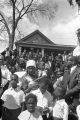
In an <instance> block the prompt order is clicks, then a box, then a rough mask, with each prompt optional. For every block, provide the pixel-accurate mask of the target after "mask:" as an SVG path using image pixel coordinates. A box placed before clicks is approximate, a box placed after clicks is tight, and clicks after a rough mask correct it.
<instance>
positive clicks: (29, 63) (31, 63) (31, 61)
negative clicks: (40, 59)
mask: <svg viewBox="0 0 80 120" xmlns="http://www.w3.org/2000/svg"><path fill="white" fill-rule="evenodd" d="M29 66H33V67H36V62H35V61H34V60H28V61H27V63H26V68H27V67H29Z"/></svg>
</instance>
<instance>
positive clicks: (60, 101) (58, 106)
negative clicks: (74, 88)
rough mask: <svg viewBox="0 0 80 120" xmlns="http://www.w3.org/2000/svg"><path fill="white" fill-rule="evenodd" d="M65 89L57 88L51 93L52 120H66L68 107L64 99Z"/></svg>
mask: <svg viewBox="0 0 80 120" xmlns="http://www.w3.org/2000/svg"><path fill="white" fill-rule="evenodd" d="M64 95H65V89H64V88H60V87H57V88H56V89H55V91H54V93H53V96H54V97H55V103H54V106H53V118H54V120H68V105H67V103H66V102H65V99H64Z"/></svg>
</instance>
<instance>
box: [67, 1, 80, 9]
mask: <svg viewBox="0 0 80 120" xmlns="http://www.w3.org/2000/svg"><path fill="white" fill-rule="evenodd" d="M68 2H69V4H70V5H71V6H73V5H74V0H68ZM75 3H76V4H77V5H78V10H80V0H75Z"/></svg>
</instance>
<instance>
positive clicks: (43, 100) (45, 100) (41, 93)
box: [31, 78, 53, 120]
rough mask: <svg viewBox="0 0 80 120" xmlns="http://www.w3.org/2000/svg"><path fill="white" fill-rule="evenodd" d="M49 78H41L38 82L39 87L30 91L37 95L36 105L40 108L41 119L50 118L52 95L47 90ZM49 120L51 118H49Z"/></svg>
mask: <svg viewBox="0 0 80 120" xmlns="http://www.w3.org/2000/svg"><path fill="white" fill-rule="evenodd" d="M48 85H49V80H48V79H47V78H43V79H41V80H40V82H39V88H38V89H36V90H33V91H31V93H32V94H34V95H36V96H37V99H38V102H37V107H38V109H39V110H40V112H41V114H42V117H43V120H47V119H49V118H50V116H49V115H50V112H51V111H52V105H53V96H52V95H51V94H50V92H48V90H47V89H48ZM50 120H51V119H50Z"/></svg>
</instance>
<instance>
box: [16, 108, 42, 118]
mask: <svg viewBox="0 0 80 120" xmlns="http://www.w3.org/2000/svg"><path fill="white" fill-rule="evenodd" d="M18 119H19V120H43V118H42V116H41V115H40V112H39V111H38V110H36V111H35V112H34V113H30V112H29V111H28V110H25V111H23V112H21V113H20V115H19V116H18Z"/></svg>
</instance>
